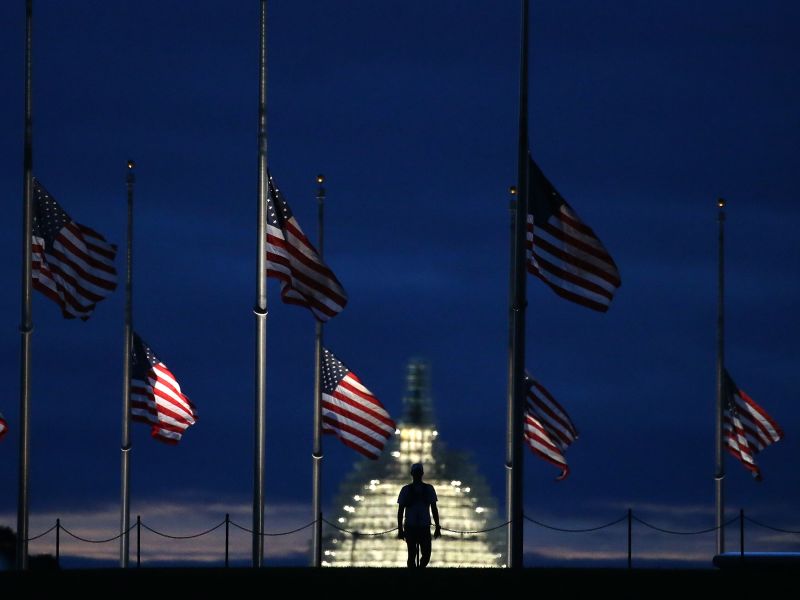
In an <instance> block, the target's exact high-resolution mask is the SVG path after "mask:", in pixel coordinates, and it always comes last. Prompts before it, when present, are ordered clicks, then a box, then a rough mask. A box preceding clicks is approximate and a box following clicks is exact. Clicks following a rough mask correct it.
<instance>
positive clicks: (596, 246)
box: [527, 159, 622, 312]
mask: <svg viewBox="0 0 800 600" xmlns="http://www.w3.org/2000/svg"><path fill="white" fill-rule="evenodd" d="M528 163H529V164H528V169H529V171H528V185H529V188H528V230H527V254H528V272H529V273H531V274H532V275H534V276H536V277H538V278H539V279H541V280H542V281H544V282H545V283H546V284H547V285H548V286H550V288H551V289H552V290H553V291H554V292H555V293H556V294H558V295H559V296H561V297H562V298H566V299H567V300H570V301H572V302H575V303H577V304H581V305H583V306H586V307H588V308H591V309H592V310H597V311H600V312H606V311H607V310H608V307H609V305H610V304H611V299H612V298H613V296H614V292H615V291H616V289H617V288H618V287H619V286H620V285H622V281H621V280H620V276H619V271H618V270H617V265H616V264H615V263H614V260H613V259H612V258H611V255H609V253H608V252H607V251H606V249H605V248H604V247H603V244H602V243H601V242H600V240H599V239H598V238H597V236H596V235H595V233H594V231H592V229H591V228H590V227H589V226H587V225H586V224H585V223H584V222H583V221H581V220H580V218H579V217H578V215H577V213H576V212H575V211H574V210H573V209H572V207H571V206H570V205H569V204H567V201H566V200H564V198H562V197H561V195H560V194H559V193H558V192H557V191H556V189H555V188H554V187H553V184H551V183H550V182H549V181H548V180H547V178H546V177H545V176H544V174H543V173H542V171H541V170H540V169H539V167H538V165H537V164H536V163H535V162H533V160H532V159H531V160H529V161H528Z"/></svg>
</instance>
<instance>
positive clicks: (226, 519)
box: [225, 513, 231, 568]
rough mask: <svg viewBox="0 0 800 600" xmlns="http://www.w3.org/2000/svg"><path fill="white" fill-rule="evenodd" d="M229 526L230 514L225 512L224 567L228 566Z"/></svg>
mask: <svg viewBox="0 0 800 600" xmlns="http://www.w3.org/2000/svg"><path fill="white" fill-rule="evenodd" d="M230 527H231V515H230V514H229V513H225V567H226V568H227V567H228V539H229V534H230Z"/></svg>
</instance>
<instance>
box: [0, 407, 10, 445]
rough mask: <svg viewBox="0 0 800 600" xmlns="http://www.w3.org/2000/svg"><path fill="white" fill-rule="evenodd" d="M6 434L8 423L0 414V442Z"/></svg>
mask: <svg viewBox="0 0 800 600" xmlns="http://www.w3.org/2000/svg"><path fill="white" fill-rule="evenodd" d="M6 433H8V422H7V421H6V420H5V419H4V418H3V413H0V440H2V439H3V437H5V435H6Z"/></svg>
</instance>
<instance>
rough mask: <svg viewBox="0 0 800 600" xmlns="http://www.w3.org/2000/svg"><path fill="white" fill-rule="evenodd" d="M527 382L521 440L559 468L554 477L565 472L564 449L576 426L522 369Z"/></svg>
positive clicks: (576, 436) (570, 441)
mask: <svg viewBox="0 0 800 600" xmlns="http://www.w3.org/2000/svg"><path fill="white" fill-rule="evenodd" d="M525 383H526V384H527V386H528V398H527V406H526V408H525V424H524V426H525V442H526V443H527V444H528V447H529V448H530V449H531V451H532V452H533V453H534V454H536V455H537V456H539V457H540V458H542V459H544V460H546V461H547V462H549V463H551V464H552V465H555V466H556V467H558V468H560V469H561V475H559V476H558V477H557V479H559V480H561V479H565V478H566V477H567V475H569V466H568V465H567V459H566V458H565V457H564V452H565V451H566V449H567V446H569V445H570V444H571V443H572V442H574V441H575V440H576V439H578V430H577V429H575V426H574V425H573V424H572V420H571V419H570V418H569V415H568V414H567V411H565V410H564V409H563V408H562V407H561V405H560V404H559V403H558V402H556V399H555V398H553V396H552V395H551V394H550V392H548V391H547V390H546V389H545V388H544V386H543V385H541V384H540V383H539V382H538V381H536V380H535V379H533V377H531V376H530V375H529V374H528V373H525Z"/></svg>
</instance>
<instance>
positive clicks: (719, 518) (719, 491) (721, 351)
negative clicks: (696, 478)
mask: <svg viewBox="0 0 800 600" xmlns="http://www.w3.org/2000/svg"><path fill="white" fill-rule="evenodd" d="M717 207H718V208H719V213H718V216H717V220H718V222H719V239H718V249H717V254H718V256H719V261H718V264H717V406H716V419H715V428H714V430H715V437H714V450H715V458H716V468H715V474H714V491H715V493H716V503H715V504H716V507H715V508H716V510H715V514H716V521H715V523H714V525H715V527H716V528H717V554H722V553H723V552H725V528H724V527H723V522H724V519H725V487H724V483H725V461H724V459H725V454H724V446H723V439H722V419H723V411H724V399H723V395H724V393H725V383H724V378H725V346H724V340H725V271H724V267H725V200H723V199H722V198H720V199H719V200H717Z"/></svg>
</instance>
